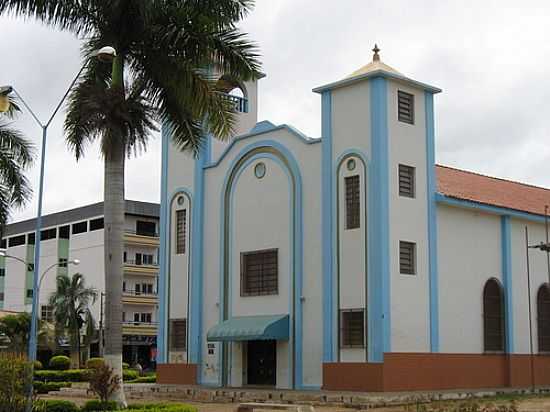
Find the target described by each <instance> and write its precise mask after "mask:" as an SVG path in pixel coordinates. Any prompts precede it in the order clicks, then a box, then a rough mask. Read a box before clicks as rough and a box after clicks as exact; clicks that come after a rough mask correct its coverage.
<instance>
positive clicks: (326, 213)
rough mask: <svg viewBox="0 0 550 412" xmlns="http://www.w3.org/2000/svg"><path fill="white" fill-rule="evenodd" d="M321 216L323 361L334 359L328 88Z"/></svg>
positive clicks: (323, 127)
mask: <svg viewBox="0 0 550 412" xmlns="http://www.w3.org/2000/svg"><path fill="white" fill-rule="evenodd" d="M321 135H322V136H323V138H322V145H323V146H322V164H321V177H322V185H321V198H322V202H321V216H322V221H321V223H322V228H321V229H322V248H323V257H322V267H323V362H333V361H334V359H335V355H336V354H335V350H336V345H335V344H334V328H335V322H334V316H335V313H336V310H335V309H336V308H335V307H334V294H333V290H334V250H333V241H334V214H335V213H334V202H333V191H334V176H333V172H332V95H331V92H330V91H327V92H324V93H323V94H322V95H321Z"/></svg>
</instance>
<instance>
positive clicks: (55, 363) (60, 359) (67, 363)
mask: <svg viewBox="0 0 550 412" xmlns="http://www.w3.org/2000/svg"><path fill="white" fill-rule="evenodd" d="M49 366H50V369H53V370H56V371H66V370H68V369H69V368H70V367H71V360H70V359H69V358H68V357H66V356H63V355H58V356H54V357H53V358H51V359H50V363H49Z"/></svg>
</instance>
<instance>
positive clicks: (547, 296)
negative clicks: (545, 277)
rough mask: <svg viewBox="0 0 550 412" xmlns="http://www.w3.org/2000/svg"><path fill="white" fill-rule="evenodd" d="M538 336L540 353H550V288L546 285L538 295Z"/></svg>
mask: <svg viewBox="0 0 550 412" xmlns="http://www.w3.org/2000/svg"><path fill="white" fill-rule="evenodd" d="M537 335H538V341H539V352H550V288H549V286H548V283H545V284H544V285H542V286H541V287H540V288H539V291H538V293H537Z"/></svg>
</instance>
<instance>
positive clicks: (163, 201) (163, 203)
mask: <svg viewBox="0 0 550 412" xmlns="http://www.w3.org/2000/svg"><path fill="white" fill-rule="evenodd" d="M169 133H170V131H169V129H168V126H167V125H166V124H163V125H162V130H161V138H162V147H161V153H162V154H161V156H162V163H161V177H160V250H159V258H160V259H159V291H158V293H159V328H158V332H157V363H166V362H167V361H168V347H167V342H168V339H167V336H166V329H167V328H166V327H167V320H168V314H167V310H168V300H167V279H168V277H167V259H168V257H167V253H168V249H167V244H166V243H167V241H168V237H167V235H166V234H167V232H168V227H167V218H168V198H167V196H168V150H169V147H168V146H169V143H170V139H169Z"/></svg>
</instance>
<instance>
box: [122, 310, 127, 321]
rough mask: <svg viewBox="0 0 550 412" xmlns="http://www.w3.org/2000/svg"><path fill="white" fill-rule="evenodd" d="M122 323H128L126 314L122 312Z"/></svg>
mask: <svg viewBox="0 0 550 412" xmlns="http://www.w3.org/2000/svg"><path fill="white" fill-rule="evenodd" d="M122 322H126V312H122Z"/></svg>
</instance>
